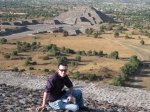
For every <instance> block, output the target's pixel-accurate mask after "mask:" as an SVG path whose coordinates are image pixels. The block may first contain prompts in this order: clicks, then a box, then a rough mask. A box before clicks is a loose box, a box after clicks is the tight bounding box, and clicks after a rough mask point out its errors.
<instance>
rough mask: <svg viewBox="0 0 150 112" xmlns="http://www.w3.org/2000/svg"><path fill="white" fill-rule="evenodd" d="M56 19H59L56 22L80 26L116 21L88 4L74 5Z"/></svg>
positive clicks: (55, 19)
mask: <svg viewBox="0 0 150 112" xmlns="http://www.w3.org/2000/svg"><path fill="white" fill-rule="evenodd" d="M54 21H57V22H56V24H57V23H59V24H60V23H65V24H71V25H79V26H91V25H95V24H99V23H100V22H110V23H114V22H115V21H114V20H113V19H111V18H109V17H108V16H106V15H105V14H104V13H102V12H101V11H98V10H96V9H95V8H94V7H88V6H82V7H74V8H72V9H70V10H69V11H67V12H65V13H62V14H60V15H59V16H58V17H55V18H54ZM58 21H59V22H58ZM54 24H55V22H54Z"/></svg>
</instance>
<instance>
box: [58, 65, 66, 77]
mask: <svg viewBox="0 0 150 112" xmlns="http://www.w3.org/2000/svg"><path fill="white" fill-rule="evenodd" d="M66 72H67V66H63V65H60V66H59V68H58V73H59V75H60V76H61V77H65V75H66Z"/></svg>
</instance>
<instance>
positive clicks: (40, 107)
mask: <svg viewBox="0 0 150 112" xmlns="http://www.w3.org/2000/svg"><path fill="white" fill-rule="evenodd" d="M42 110H44V106H39V107H37V108H36V112H38V111H42Z"/></svg>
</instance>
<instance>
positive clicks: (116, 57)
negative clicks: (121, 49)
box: [110, 51, 119, 59]
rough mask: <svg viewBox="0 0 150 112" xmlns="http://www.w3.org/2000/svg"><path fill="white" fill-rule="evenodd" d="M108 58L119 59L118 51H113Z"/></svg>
mask: <svg viewBox="0 0 150 112" xmlns="http://www.w3.org/2000/svg"><path fill="white" fill-rule="evenodd" d="M110 58H113V59H119V53H118V51H114V52H112V53H111V54H110Z"/></svg>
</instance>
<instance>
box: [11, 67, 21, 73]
mask: <svg viewBox="0 0 150 112" xmlns="http://www.w3.org/2000/svg"><path fill="white" fill-rule="evenodd" d="M11 71H15V72H17V71H19V69H18V67H14V68H12V69H11Z"/></svg>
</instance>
